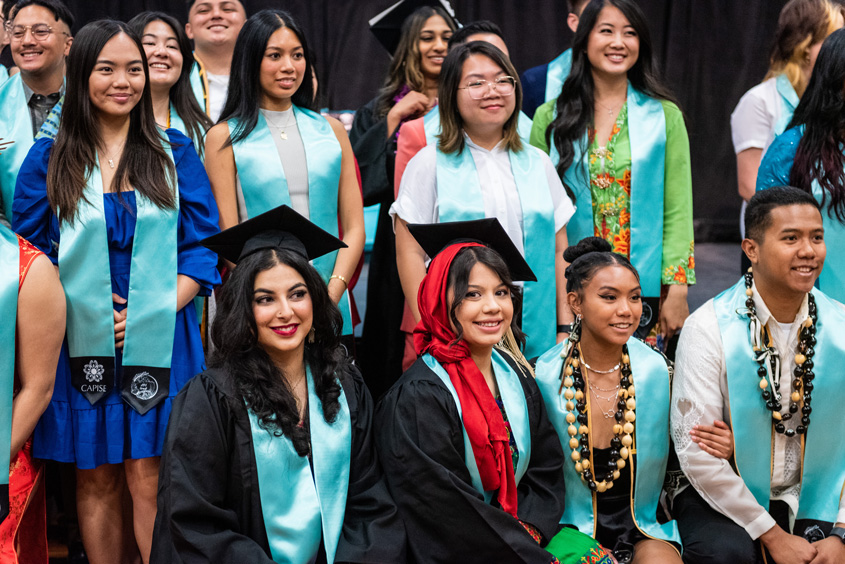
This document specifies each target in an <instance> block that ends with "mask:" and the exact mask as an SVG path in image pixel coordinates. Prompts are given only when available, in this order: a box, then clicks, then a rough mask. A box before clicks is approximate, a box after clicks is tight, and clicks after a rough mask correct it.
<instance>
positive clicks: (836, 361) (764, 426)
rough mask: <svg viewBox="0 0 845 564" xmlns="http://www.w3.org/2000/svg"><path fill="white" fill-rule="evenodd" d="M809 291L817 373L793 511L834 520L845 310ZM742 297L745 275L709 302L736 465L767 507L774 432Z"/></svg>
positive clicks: (844, 472) (844, 464)
mask: <svg viewBox="0 0 845 564" xmlns="http://www.w3.org/2000/svg"><path fill="white" fill-rule="evenodd" d="M813 296H814V297H815V299H816V308H817V311H818V323H817V325H816V346H815V351H816V352H815V356H814V357H813V362H814V363H815V367H814V368H813V372H814V373H815V375H816V377H815V379H814V380H813V384H814V386H815V387H814V389H813V392H812V393H813V413H812V414H811V415H810V418H811V423H812V424H811V425H810V428H809V429H808V430H807V435H806V438H805V441H804V460H803V472H802V479H801V494H800V497H799V502H798V513H797V515H796V517H797V518H799V519H802V518H809V519H817V520H820V521H828V522H831V523H832V522H835V521H836V516H837V513H838V511H839V498H840V495H841V493H842V489H843V485H845V449H842V448H838V445H840V444H841V441H842V436H841V433H840V425H838V424H833V422H838V421H841V420H842V408H841V405H840V402H839V397H840V396H841V388H842V386H841V372H842V366H843V364H845V313H843V310H842V305H841V304H839V303H837V302H834V301H833V300H831V299H830V298H828V297H827V296H826V295H825V294H823V293H822V292H820V291H818V290H813ZM745 300H746V294H745V280H744V279H740V281H739V282H738V283H737V284H736V285H734V286H733V287H732V288H729V289H727V290H725V291H724V292H722V293H721V294H719V295H718V296H716V297H715V298H714V299H713V308H714V309H715V310H716V318H717V320H718V322H719V332H720V333H721V337H722V347H723V348H724V356H725V369H726V371H727V380H728V393H729V398H730V413H731V429H732V431H733V434H734V444H735V445H736V448H735V449H734V458H735V460H736V466H737V470H738V473H739V475H740V476H742V479H743V481H744V482H745V485H746V486H747V487H748V489H749V490H750V491H751V493H752V494H753V495H754V498H755V499H756V500H757V503H759V504H760V505H762V506H763V507H765V508H768V507H769V499H770V497H771V477H772V475H771V464H772V440H771V437H772V434H773V433H774V430H773V429H772V414H771V412H770V411H769V410H768V409H767V408H766V405H765V403H764V402H763V399H762V398H761V397H760V388H759V386H758V385H757V383H758V382H759V380H760V379H759V378H758V377H757V367H758V364H757V362H756V361H755V360H754V354H753V351H752V350H751V341H750V336H749V333H748V331H749V327H748V317H747V316H745V315H744V314H743V313H742V311H744V310H745ZM787 354H789V353H787ZM767 368H769V369H771V368H770V367H767ZM784 401H787V402H788V399H787V398H785V399H784ZM799 416H800V412H799Z"/></svg>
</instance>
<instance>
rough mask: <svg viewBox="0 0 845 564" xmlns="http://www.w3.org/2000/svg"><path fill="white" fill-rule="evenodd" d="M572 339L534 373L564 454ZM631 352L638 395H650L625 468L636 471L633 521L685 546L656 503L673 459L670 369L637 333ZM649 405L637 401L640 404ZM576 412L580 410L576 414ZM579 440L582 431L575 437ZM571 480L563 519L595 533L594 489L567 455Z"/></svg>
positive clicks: (542, 361) (639, 417)
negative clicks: (564, 391)
mask: <svg viewBox="0 0 845 564" xmlns="http://www.w3.org/2000/svg"><path fill="white" fill-rule="evenodd" d="M568 344H569V341H568V340H567V341H565V342H563V343H559V344H557V345H555V346H554V347H552V348H551V349H550V350H549V351H547V352H546V353H545V354H544V355H543V356H541V357H540V358H539V359H538V360H537V365H536V367H535V371H534V373H535V374H536V376H537V385H538V386H539V388H540V393H541V394H542V396H543V402H544V403H545V405H546V412H547V413H548V414H549V419H550V420H551V422H552V425H553V426H554V428H555V430H556V431H557V434H558V437H560V443H561V446H562V447H563V452H564V453H567V454H568V453H569V452H570V451H571V450H572V449H571V448H570V447H569V439H570V437H569V433H568V432H567V429H568V427H569V423H567V422H566V414H567V413H568V412H567V411H566V407H565V404H566V399H565V398H564V397H563V395H561V394H559V393H558V390H559V389H560V384H561V380H560V377H561V374H562V371H563V358H561V354H563V353H564V351H565V350H566V347H567V346H568ZM628 356H629V357H630V359H631V372H632V374H633V379H634V386H635V387H636V390H637V398H648V401H647V406H644V407H643V408H642V409H637V422H636V430H635V435H634V446H633V448H632V451H633V452H635V453H636V455H635V457H634V456H632V457H629V464H628V466H627V467H626V469H625V470H623V472H634V468H633V464H636V472H634V480H633V491H632V492H631V496H632V498H631V506H632V512H633V516H634V523H635V524H636V526H637V528H638V529H639V530H640V531H641V532H643V533H644V534H646V535H648V536H651V537H654V538H657V539H661V540H665V541H671V542H675V543H678V544H680V543H681V538H680V535H679V533H678V528H677V525H676V523H675V521H670V522H668V523H665V524H662V525H661V524H660V523H658V522H657V506H658V504H659V503H660V493H661V491H662V490H663V478H664V476H665V475H666V463H667V461H668V459H669V446H670V445H669V408H670V405H671V390H670V383H669V370H668V368H667V366H666V361H665V360H664V359H663V357H662V356H661V355H660V354H658V353H656V352H654V351H653V350H651V349H650V348H649V347H648V345H646V344H644V343H643V342H642V341H640V340H639V339H636V338H635V337H632V338H630V339H629V340H628ZM643 405H644V404H643V403H642V402H640V401H638V406H643ZM576 415H577V413H576ZM575 437H576V438H578V439H580V437H581V436H580V435H576V436H575ZM563 473H564V478H565V479H566V510H565V511H564V514H563V517H562V518H561V521H560V522H561V523H563V524H568V525H575V526H576V527H577V528H578V530H579V531H581V532H583V533H585V534H588V535H591V536H593V535H595V522H596V515H595V514H594V513H593V493H592V492H591V491H590V489H589V488H588V487H587V486H586V484H584V482H583V481H582V480H581V476H580V475H579V474H578V473H577V472H576V471H575V465H574V464H573V463H572V461H571V460H570V459H569V456H566V462H565V463H564V465H563Z"/></svg>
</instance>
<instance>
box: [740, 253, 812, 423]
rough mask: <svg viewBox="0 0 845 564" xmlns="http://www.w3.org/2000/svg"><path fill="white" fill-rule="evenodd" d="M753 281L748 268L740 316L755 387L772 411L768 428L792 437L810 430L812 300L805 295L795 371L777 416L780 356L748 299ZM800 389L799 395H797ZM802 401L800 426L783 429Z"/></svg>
mask: <svg viewBox="0 0 845 564" xmlns="http://www.w3.org/2000/svg"><path fill="white" fill-rule="evenodd" d="M753 279H754V278H753V275H752V273H751V269H749V270H748V272H747V273H746V274H745V295H746V296H747V297H746V300H745V307H746V310H745V312H744V313H745V314H746V315H747V316H748V326H749V333H750V334H751V347H752V349H753V350H754V354H755V357H754V360H756V361H757V364H758V365H759V366H758V368H757V377H758V378H760V382H759V384H758V385H759V386H760V390H761V391H762V396H763V401H765V402H766V407H767V408H768V409H769V411H771V412H772V425H774V429H775V431H777V432H778V433H781V434H783V435H785V436H787V437H794V436H795V435H796V433H797V434H799V435H803V434H804V433H806V432H807V429H808V428H809V427H810V413H811V412H812V411H813V408H812V407H811V406H810V403H811V402H812V399H813V398H812V391H813V378H815V377H816V375H815V374H814V373H813V355H814V354H815V352H816V351H815V349H814V348H813V347H815V346H816V323H817V322H818V311H817V309H816V300H815V298H814V297H813V294H812V293H808V294H807V313H808V315H809V316H808V317H807V319H805V320H804V322H803V323H802V324H801V329H800V330H799V334H798V337H799V339H798V347H797V351H796V353H795V369H794V370H793V371H792V374H793V376H794V377H795V378H794V379H793V380H792V394H791V395H790V397H789V412H788V413H781V409H783V405H782V404H781V402H780V400H781V398H782V396H781V393H780V357H779V355H778V352H777V350H775V348H774V347H773V346H772V337H771V334H770V333H768V330H767V329H766V328H765V327H764V326H763V325H762V324H761V323H760V320H759V319H758V318H757V308H756V307H755V306H754V299H753V298H752V296H753V291H752V289H751V283H752V281H753ZM766 337H768V339H766ZM767 358H768V359H769V364H770V366H771V371H772V372H771V377H769V372H768V370H767V369H766V359H767ZM769 382H771V384H772V390H769ZM802 389H803V396H802V393H801V390H802ZM802 400H803V402H804V405H803V406H802V407H801V423H800V424H799V425H798V426H797V427H796V428H795V429H787V428H786V425H785V424H784V421H788V420H790V419H792V415H793V414H796V413H798V407H799V405H798V404H799V402H800V401H802Z"/></svg>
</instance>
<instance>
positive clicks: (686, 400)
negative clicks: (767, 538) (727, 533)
mask: <svg viewBox="0 0 845 564" xmlns="http://www.w3.org/2000/svg"><path fill="white" fill-rule="evenodd" d="M676 358H677V363H676V366H675V377H674V382H673V390H672V439H673V440H674V442H675V450H676V451H677V453H678V460H679V461H680V463H681V469H682V470H683V471H684V474H686V476H687V478H689V481H690V484H692V486H693V487H694V488H695V489H696V490H697V491H698V493H699V494H701V497H702V498H703V499H704V500H705V501H706V502H707V503H708V504H710V506H711V507H713V509H715V510H716V511H718V512H719V513H721V514H723V515H725V516H726V517H728V518H729V519H731V520H733V521H734V522H735V523H736V524H738V525H739V526H741V527H742V528H743V529H745V531H746V532H747V533H748V535H749V536H750V537H751V538H752V539H757V538H758V537H759V536H760V535H762V534H763V533H765V532H766V531H768V530H769V529H771V528H772V527H773V526H774V525H775V520H774V519H773V518H772V516H771V515H769V513H768V511H767V510H766V509H765V508H764V507H762V506H761V505H760V504H759V503H757V500H756V499H755V498H754V495H753V494H752V493H751V491H750V490H749V489H748V487H746V485H745V482H743V480H742V478H741V477H740V476H738V475H737V474H736V472H734V470H733V468H731V465H730V464H729V463H728V461H727V460H724V459H721V458H716V457H715V456H712V455H711V454H708V453H706V452H704V451H703V450H701V448H700V447H699V446H698V445H697V444H696V443H694V442H693V441H692V440H691V438H690V434H689V432H690V430H691V429H692V428H693V427H694V426H695V425H698V424H702V425H712V424H713V421H716V420H718V419H722V420H725V422H726V423H728V424H729V425H730V422H729V421H727V416H728V409H727V405H728V403H727V401H726V398H727V395H728V391H727V379H726V377H725V363H724V354H723V352H722V341H721V337H720V334H719V325H718V322H717V321H716V312H715V310H714V309H713V302H712V300H711V301H709V302H707V303H706V304H704V305H703V306H702V307H701V308H699V309H698V310H697V311H696V312H695V313H693V314H692V315H691V316H690V317H688V318H687V320H686V322H685V323H684V330H683V331H681V337H680V341H679V342H678V350H677V355H676Z"/></svg>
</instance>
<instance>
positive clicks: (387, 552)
mask: <svg viewBox="0 0 845 564" xmlns="http://www.w3.org/2000/svg"><path fill="white" fill-rule="evenodd" d="M341 384H342V385H343V389H344V393H345V395H346V398H347V402H348V403H349V413H350V419H351V420H352V459H351V461H350V469H349V493H348V495H347V498H346V514H345V516H344V520H343V531H342V532H341V535H340V541H339V543H338V546H337V554H336V556H335V560H336V561H337V562H349V563H352V562H354V563H363V562H366V563H384V564H400V563H402V562H405V527H404V525H403V523H402V519H401V517H400V516H399V510H398V509H397V507H396V504H395V503H394V502H393V498H392V497H391V496H390V493H389V492H388V490H387V483H386V482H385V479H384V473H383V472H382V469H381V465H380V464H379V461H378V457H377V456H376V445H375V439H374V437H373V433H372V421H373V399H372V397H371V396H370V392H369V391H368V390H367V387H366V385H364V380H363V378H362V377H361V374H360V373H359V372H358V371H357V370H356V369H354V368H353V369H352V370H351V374H349V376H348V377H344V378H342V379H341Z"/></svg>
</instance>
